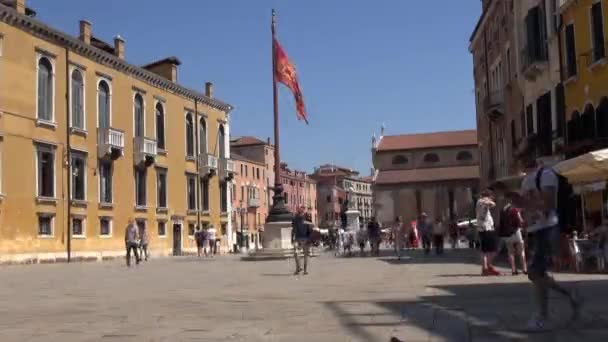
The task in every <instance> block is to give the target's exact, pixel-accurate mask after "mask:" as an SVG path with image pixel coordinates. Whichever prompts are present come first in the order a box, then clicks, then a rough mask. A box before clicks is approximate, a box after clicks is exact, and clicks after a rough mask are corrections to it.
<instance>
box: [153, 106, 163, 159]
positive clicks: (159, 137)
mask: <svg viewBox="0 0 608 342" xmlns="http://www.w3.org/2000/svg"><path fill="white" fill-rule="evenodd" d="M155 116H156V146H158V148H159V149H161V150H164V149H165V109H164V108H163V105H162V104H161V103H160V102H158V103H157V104H156V108H155Z"/></svg>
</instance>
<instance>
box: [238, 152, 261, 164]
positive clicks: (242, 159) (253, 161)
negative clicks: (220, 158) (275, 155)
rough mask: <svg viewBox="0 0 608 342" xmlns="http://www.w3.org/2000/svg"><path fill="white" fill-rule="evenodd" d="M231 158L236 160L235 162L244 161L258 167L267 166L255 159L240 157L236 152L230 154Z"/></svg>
mask: <svg viewBox="0 0 608 342" xmlns="http://www.w3.org/2000/svg"><path fill="white" fill-rule="evenodd" d="M230 158H231V159H234V160H240V161H244V162H247V163H252V164H256V165H261V166H264V165H265V164H264V163H261V162H259V161H255V160H253V159H249V158H247V157H244V156H242V155H240V154H238V153H234V152H230Z"/></svg>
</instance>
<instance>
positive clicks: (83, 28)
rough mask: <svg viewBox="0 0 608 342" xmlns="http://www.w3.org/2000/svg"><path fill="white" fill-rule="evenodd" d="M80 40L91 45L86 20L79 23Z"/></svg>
mask: <svg viewBox="0 0 608 342" xmlns="http://www.w3.org/2000/svg"><path fill="white" fill-rule="evenodd" d="M80 40H82V41H83V42H85V44H87V45H91V23H90V22H89V21H87V20H81V21H80Z"/></svg>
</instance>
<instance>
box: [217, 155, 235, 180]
mask: <svg viewBox="0 0 608 342" xmlns="http://www.w3.org/2000/svg"><path fill="white" fill-rule="evenodd" d="M218 169H219V175H220V177H221V178H222V179H227V180H232V179H233V178H234V161H233V160H230V159H226V158H220V160H219V167H218Z"/></svg>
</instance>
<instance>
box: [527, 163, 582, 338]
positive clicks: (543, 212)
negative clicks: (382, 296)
mask: <svg viewBox="0 0 608 342" xmlns="http://www.w3.org/2000/svg"><path fill="white" fill-rule="evenodd" d="M521 190H522V191H521V192H522V194H523V196H524V199H525V201H526V210H527V213H526V214H527V217H528V222H529V225H528V228H527V231H528V234H533V239H534V246H533V248H534V256H533V257H532V262H531V264H530V266H529V267H528V278H529V279H530V281H531V282H532V284H533V286H534V294H535V297H536V301H537V305H538V310H539V311H538V313H536V314H535V315H534V316H533V317H532V318H531V319H530V321H529V322H528V328H529V329H530V330H533V331H534V330H536V331H538V330H544V329H545V325H546V322H547V320H548V319H549V290H553V291H555V292H557V293H559V294H561V295H563V296H564V297H566V298H568V300H569V302H570V306H571V308H572V319H573V320H576V319H578V317H579V315H580V310H581V306H582V298H581V297H580V295H579V294H578V291H576V290H574V291H571V290H569V289H566V288H565V287H563V286H562V285H560V284H558V283H557V282H556V281H555V279H554V278H553V277H552V276H551V275H549V273H548V271H549V270H550V269H551V257H552V256H553V255H557V254H558V252H559V251H558V249H559V238H560V231H561V230H562V229H567V224H568V222H569V220H568V213H569V212H568V201H569V200H570V196H571V195H572V187H571V186H570V185H569V184H568V181H567V179H566V178H564V177H562V176H560V175H558V174H557V173H556V172H555V171H554V170H553V169H552V168H551V167H545V166H543V165H542V164H541V165H539V166H538V167H537V168H536V171H533V172H530V173H528V175H527V176H526V177H525V178H524V179H523V181H522V185H521Z"/></svg>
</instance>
